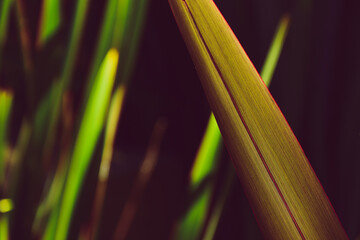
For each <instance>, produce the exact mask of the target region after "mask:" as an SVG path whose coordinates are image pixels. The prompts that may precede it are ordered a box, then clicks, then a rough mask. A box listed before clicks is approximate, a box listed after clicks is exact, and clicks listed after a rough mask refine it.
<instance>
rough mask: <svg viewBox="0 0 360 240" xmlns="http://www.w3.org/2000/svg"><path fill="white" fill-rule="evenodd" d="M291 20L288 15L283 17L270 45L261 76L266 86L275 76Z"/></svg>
mask: <svg viewBox="0 0 360 240" xmlns="http://www.w3.org/2000/svg"><path fill="white" fill-rule="evenodd" d="M289 22H290V18H289V16H288V15H285V16H283V17H282V19H281V20H280V22H279V24H278V27H277V30H276V34H275V36H274V38H273V41H272V43H271V45H270V49H269V51H268V54H267V56H266V58H265V62H264V65H263V68H262V70H261V73H260V76H261V78H262V80H263V81H264V83H265V84H266V86H269V84H270V81H271V79H272V77H273V74H274V71H275V66H276V64H277V62H278V60H279V57H280V53H281V50H282V47H283V45H284V41H285V38H286V35H287V32H288V29H289Z"/></svg>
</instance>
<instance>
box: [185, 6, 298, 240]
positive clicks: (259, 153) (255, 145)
mask: <svg viewBox="0 0 360 240" xmlns="http://www.w3.org/2000/svg"><path fill="white" fill-rule="evenodd" d="M183 2H184V4H185V6H186V9H187V11H188V12H189V15H190V17H191V19H192V21H193V23H194V26H195V27H196V30H197V32H198V35H199V37H200V39H201V41H202V43H203V44H204V46H205V48H206V51H207V53H208V54H209V56H210V59H211V61H212V63H213V64H214V66H215V68H216V70H217V72H218V74H219V76H220V78H221V80H222V82H223V84H224V86H225V88H226V90H227V92H228V94H229V96H230V98H231V101H232V103H233V105H234V107H235V109H236V111H237V113H238V115H239V117H240V119H241V122H242V124H243V125H244V127H245V129H246V132H247V133H248V135H249V137H250V139H251V142H252V144H253V145H254V147H255V149H256V151H257V153H258V155H259V157H260V159H261V162H262V163H263V165H264V167H265V169H266V172H267V173H268V175H269V177H270V179H271V181H272V182H273V184H274V186H275V188H276V190H277V192H278V194H279V196H280V198H281V200H282V202H283V203H284V205H285V207H286V209H287V211H288V213H289V215H290V217H291V219H292V221H293V223H294V224H295V227H296V229H297V230H298V232H299V234H300V236H301V238H302V239H303V240H305V236H304V234H303V233H302V231H301V229H300V227H299V225H298V223H297V221H296V219H295V217H294V215H293V213H292V212H291V210H290V208H289V205H288V203H287V202H286V200H285V198H284V195H283V194H282V192H281V190H280V188H279V186H278V184H277V182H276V180H275V178H274V176H273V174H272V173H271V171H270V169H269V166H268V164H267V163H266V161H265V158H264V156H263V154H262V153H261V151H260V149H259V146H258V145H257V143H256V141H255V140H254V137H253V135H252V134H251V131H250V129H249V127H248V125H247V124H246V121H245V119H244V117H243V116H242V114H241V111H240V109H239V108H238V106H237V104H236V101H235V99H234V97H233V95H232V94H231V92H230V91H229V87H228V84H227V83H226V81H225V79H224V77H223V75H222V73H221V71H220V68H219V66H218V65H217V64H216V62H215V59H214V57H213V55H212V54H211V52H210V50H209V47H208V46H207V44H206V42H205V40H204V37H203V36H202V34H201V32H200V29H199V27H198V25H197V23H196V21H195V18H194V16H193V14H192V12H191V11H190V8H189V6H188V4H187V2H186V0H183Z"/></svg>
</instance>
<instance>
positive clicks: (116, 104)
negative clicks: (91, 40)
mask: <svg viewBox="0 0 360 240" xmlns="http://www.w3.org/2000/svg"><path fill="white" fill-rule="evenodd" d="M125 94H126V89H125V87H124V86H123V85H120V86H119V87H118V88H117V90H116V92H115V94H114V95H113V97H112V99H111V104H110V109H109V116H108V119H107V123H106V130H105V143H104V149H103V153H102V157H101V163H100V169H99V176H98V183H97V187H96V191H95V200H94V204H93V208H92V216H91V222H90V225H89V229H88V230H87V232H88V234H90V233H91V235H89V237H90V238H91V239H96V238H97V237H96V236H97V232H98V228H99V224H100V218H101V210H102V207H103V204H104V199H105V194H106V189H107V182H108V177H109V173H110V164H111V159H112V157H113V150H114V149H113V148H114V139H115V133H116V129H117V127H118V123H119V119H120V115H121V111H122V107H123V102H124V98H125ZM89 237H87V239H89Z"/></svg>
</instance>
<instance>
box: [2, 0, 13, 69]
mask: <svg viewBox="0 0 360 240" xmlns="http://www.w3.org/2000/svg"><path fill="white" fill-rule="evenodd" d="M12 4H13V0H3V1H1V3H0V66H1V62H2V60H1V59H2V50H3V46H4V43H5V40H6V36H7V29H8V22H9V15H10V10H11V6H12Z"/></svg>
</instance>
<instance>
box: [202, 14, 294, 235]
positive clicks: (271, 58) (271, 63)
mask: <svg viewBox="0 0 360 240" xmlns="http://www.w3.org/2000/svg"><path fill="white" fill-rule="evenodd" d="M288 29H289V16H288V15H285V16H283V17H282V18H281V19H280V22H279V24H278V27H277V30H276V32H275V34H274V37H273V41H272V43H271V45H270V49H269V51H268V54H267V56H266V59H265V64H264V67H263V69H266V70H263V71H261V73H260V76H261V78H262V80H263V81H264V83H265V85H266V86H267V87H268V88H269V86H270V83H271V81H272V79H273V74H272V73H273V72H274V71H275V68H276V66H277V64H278V60H279V56H280V53H281V51H282V49H283V45H284V42H285V39H286V35H287V34H286V33H287V31H288ZM265 66H266V67H265ZM220 137H221V136H220ZM234 175H235V174H234V169H233V168H232V167H231V168H229V170H228V172H227V177H226V180H225V186H224V187H223V189H222V191H221V193H220V197H219V199H218V200H217V202H216V203H215V206H214V210H213V211H212V213H211V214H210V217H209V224H208V225H207V226H206V229H205V231H204V239H208V240H210V239H213V238H214V235H215V232H216V228H217V225H218V222H219V220H220V216H221V213H222V209H223V207H224V204H225V201H226V198H227V195H228V193H229V191H230V187H231V183H232V182H233V181H234Z"/></svg>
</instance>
